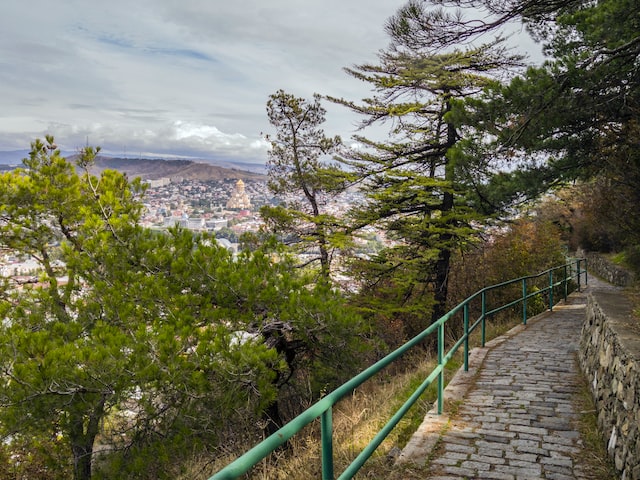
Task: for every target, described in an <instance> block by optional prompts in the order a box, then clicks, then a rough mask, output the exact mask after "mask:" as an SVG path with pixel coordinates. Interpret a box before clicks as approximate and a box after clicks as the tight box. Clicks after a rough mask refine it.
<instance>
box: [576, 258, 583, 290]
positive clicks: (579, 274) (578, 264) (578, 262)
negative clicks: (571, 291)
mask: <svg viewBox="0 0 640 480" xmlns="http://www.w3.org/2000/svg"><path fill="white" fill-rule="evenodd" d="M580 261H581V260H580V259H579V258H578V259H577V260H576V265H577V267H578V291H580V282H581V280H580V277H581V276H582V273H581V272H580Z"/></svg>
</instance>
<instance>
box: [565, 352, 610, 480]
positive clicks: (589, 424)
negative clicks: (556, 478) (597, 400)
mask: <svg viewBox="0 0 640 480" xmlns="http://www.w3.org/2000/svg"><path fill="white" fill-rule="evenodd" d="M576 361H577V360H576ZM581 380H582V381H581V384H580V391H579V392H578V394H577V395H576V396H575V407H576V411H577V412H579V413H580V417H579V419H578V425H577V427H578V430H579V431H580V434H581V436H582V440H583V441H584V447H583V450H582V452H580V459H579V464H580V466H581V469H582V471H583V475H586V476H587V478H597V479H599V480H616V479H618V476H617V474H616V471H615V468H614V466H613V463H612V462H611V459H610V458H609V456H608V454H607V448H606V444H605V440H604V437H603V435H602V432H601V431H600V430H599V429H598V418H597V410H596V407H595V405H594V402H593V397H592V394H591V390H590V388H589V384H588V383H587V379H586V378H585V377H584V376H582V377H581Z"/></svg>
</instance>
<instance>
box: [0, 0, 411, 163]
mask: <svg viewBox="0 0 640 480" xmlns="http://www.w3.org/2000/svg"><path fill="white" fill-rule="evenodd" d="M404 3H405V0H322V1H320V0H315V1H312V0H225V1H222V0H181V1H177V0H126V1H125V0H109V1H108V2H106V1H97V0H77V1H76V0H60V1H57V2H53V1H50V0H2V1H1V2H0V99H1V101H0V151H2V150H18V149H21V150H24V149H28V147H29V143H30V142H31V141H32V140H33V139H34V138H36V137H42V136H43V135H44V134H45V133H51V134H53V135H54V136H55V138H56V141H57V143H58V145H59V146H60V147H61V148H62V149H63V150H66V151H76V150H77V149H78V148H79V147H81V146H83V145H84V144H85V143H86V142H87V139H88V142H89V144H91V145H100V146H101V147H102V148H103V151H104V152H106V153H108V154H112V155H118V156H129V157H133V156H138V155H140V154H155V155H158V156H169V155H177V156H190V157H194V158H203V159H219V160H224V159H227V160H236V161H250V162H264V160H265V158H266V155H265V151H266V147H265V143H264V141H263V140H262V137H261V132H268V131H269V130H270V125H269V123H268V120H267V117H266V111H265V104H266V101H267V97H268V96H269V95H270V94H271V93H274V92H275V91H276V90H278V89H280V88H282V89H284V90H285V91H287V92H289V93H293V94H295V95H297V96H301V97H305V98H310V97H311V96H312V94H313V93H314V92H317V93H321V94H327V95H333V96H338V97H345V98H348V99H351V100H359V99H361V98H363V97H366V96H368V95H369V93H370V92H369V89H368V86H367V85H366V84H363V83H361V82H358V81H357V80H355V79H353V78H351V77H349V76H348V75H347V74H346V73H344V71H343V70H342V69H343V68H344V67H346V66H351V65H354V64H359V63H364V62H368V61H375V58H376V57H375V55H376V52H377V51H378V50H380V49H382V48H384V47H386V45H387V37H386V35H385V33H384V28H383V26H384V22H385V20H386V19H387V18H388V17H389V16H390V15H392V14H393V13H394V12H395V11H396V9H397V8H398V7H400V6H401V5H403V4H404ZM325 106H326V107H327V109H328V114H327V124H326V128H325V130H326V131H327V133H328V134H330V135H334V134H339V135H341V136H343V138H349V136H350V135H351V134H352V133H353V132H354V125H355V121H356V119H355V117H353V116H352V115H351V114H350V113H348V112H346V111H344V109H341V108H339V107H337V106H330V105H325Z"/></svg>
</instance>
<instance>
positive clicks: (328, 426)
mask: <svg viewBox="0 0 640 480" xmlns="http://www.w3.org/2000/svg"><path fill="white" fill-rule="evenodd" d="M581 264H584V268H583V269H581ZM586 267H587V265H586V259H584V258H579V259H574V260H573V261H571V262H569V263H567V264H564V265H560V266H558V267H553V268H550V269H548V270H545V271H544V272H541V273H539V274H537V275H530V276H526V277H520V278H516V279H513V280H509V281H506V282H503V283H499V284H496V285H491V286H489V287H485V288H483V289H482V290H479V291H478V292H476V293H474V294H473V295H471V296H470V297H468V298H467V299H466V300H464V301H462V302H461V303H459V304H458V305H457V306H456V307H454V308H453V309H452V310H450V311H449V312H447V313H446V314H445V315H443V316H442V317H440V318H439V319H438V320H437V321H435V322H434V323H433V324H431V325H430V326H429V327H428V328H427V329H425V330H424V331H422V332H421V333H420V334H418V335H416V336H415V337H414V338H412V339H411V340H409V341H408V342H407V343H405V344H404V345H402V346H401V347H399V348H397V349H396V350H394V351H393V352H392V353H390V354H389V355H387V356H386V357H384V358H382V359H381V360H379V361H378V362H376V363H374V364H373V365H371V366H370V367H369V368H367V369H366V370H363V371H362V372H361V373H359V374H358V375H356V376H355V377H353V378H352V379H351V380H349V381H347V382H346V383H344V384H343V385H341V386H340V387H338V388H337V389H335V390H334V391H332V392H331V393H329V394H328V395H326V396H324V397H323V398H321V399H320V400H318V401H317V402H316V403H314V404H313V405H312V406H311V407H309V408H308V409H306V410H305V411H304V412H302V413H301V414H300V415H298V416H297V417H295V418H294V419H293V420H291V421H290V422H289V423H287V424H286V425H284V426H283V427H282V428H280V429H279V430H278V431H276V432H275V433H273V434H272V435H271V436H269V437H267V438H266V439H265V440H263V441H262V442H260V443H259V444H258V445H256V446H255V447H253V448H252V449H251V450H249V451H248V452H246V453H245V454H244V455H242V456H241V457H239V458H237V459H236V460H235V461H233V462H232V463H230V464H229V465H227V466H226V467H224V468H223V469H222V470H220V471H219V472H218V473H216V474H215V475H213V476H212V477H211V478H210V479H209V480H231V479H236V478H238V477H240V476H241V475H243V474H245V473H246V472H247V471H249V470H250V469H251V468H252V467H253V466H255V465H256V464H257V463H258V462H260V461H261V460H262V459H264V458H265V457H267V456H268V455H269V454H270V453H272V452H273V451H275V450H276V449H277V448H278V447H280V446H281V445H283V444H284V443H285V442H287V441H288V440H289V439H290V438H291V437H293V436H294V435H295V434H296V433H298V432H299V431H300V430H302V429H303V428H304V427H305V426H307V425H308V424H310V423H311V422H313V421H315V420H316V419H318V418H319V419H320V432H321V440H320V441H321V446H322V479H323V480H333V479H334V467H333V417H332V413H333V406H334V405H335V404H336V403H338V402H339V401H340V400H341V399H342V398H343V397H345V396H346V395H348V394H350V393H351V392H353V390H355V389H356V388H357V387H359V386H360V385H362V384H363V383H364V382H365V381H367V380H368V379H369V378H371V377H372V376H374V375H375V374H376V373H378V372H380V371H381V370H382V369H384V368H385V367H387V366H388V365H390V364H391V363H393V362H394V361H395V360H397V359H398V358H400V357H401V356H402V355H404V354H405V353H406V352H407V351H408V350H410V349H412V348H413V347H415V346H416V345H418V344H420V343H421V342H422V341H423V340H425V339H426V338H427V337H428V336H429V335H431V334H433V333H434V332H436V334H437V339H438V365H437V366H436V367H435V368H434V369H433V370H432V371H431V373H430V374H429V375H428V376H427V378H426V379H425V380H424V381H423V382H422V384H421V385H420V386H419V387H418V388H417V389H416V390H415V391H414V392H413V393H412V394H411V396H410V397H409V398H408V399H407V400H406V401H405V403H404V404H403V405H402V406H401V407H400V408H399V409H398V410H397V412H396V413H395V414H394V415H393V417H391V419H390V420H389V421H388V422H387V424H386V425H385V426H384V427H383V428H382V429H381V430H380V431H379V432H378V433H377V434H376V435H375V436H374V438H373V439H372V440H371V442H370V443H369V445H367V446H366V447H365V449H364V450H363V451H362V452H360V454H359V455H358V456H357V457H356V458H355V460H354V461H353V462H352V463H351V464H350V465H349V466H348V467H347V469H346V470H345V471H344V472H343V473H342V474H341V475H340V476H339V477H338V480H346V479H350V478H352V477H353V476H354V475H355V474H356V473H357V472H358V470H360V468H361V467H362V466H363V465H364V463H365V462H366V461H367V460H368V459H369V457H371V455H372V454H373V452H374V451H375V450H376V449H377V448H378V446H380V444H381V443H382V442H383V441H384V439H385V438H386V437H387V436H388V435H389V433H390V432H391V430H393V428H394V427H395V426H396V425H397V424H398V423H399V422H400V420H401V419H402V417H404V415H405V414H406V413H407V412H408V411H409V409H410V408H411V407H412V406H413V404H414V403H415V402H416V401H417V400H418V398H419V397H420V396H421V395H422V393H423V392H424V391H425V390H426V389H427V388H428V387H429V385H431V383H433V381H434V380H435V379H436V378H437V380H438V399H437V408H438V414H441V413H442V407H443V391H444V369H445V366H446V365H447V363H448V362H449V360H451V358H452V357H453V355H454V354H455V353H456V352H457V351H458V349H459V348H460V346H463V345H464V369H465V371H467V370H468V369H469V335H470V334H471V333H472V332H473V331H474V330H475V329H476V328H477V327H478V326H480V328H481V332H482V333H481V342H482V346H484V345H485V337H486V335H485V332H486V328H485V327H486V319H487V318H488V317H490V316H492V315H495V314H496V313H498V312H500V311H502V310H505V309H506V308H510V307H514V306H516V305H517V304H519V303H522V322H523V324H525V325H526V323H527V300H529V299H531V298H533V297H535V296H538V295H540V296H542V295H544V294H546V295H548V307H549V310H553V304H554V301H553V299H554V295H553V293H554V289H555V288H560V287H562V288H563V297H564V299H565V300H566V298H567V295H568V293H569V283H570V282H571V280H573V279H574V278H575V279H576V280H577V289H578V291H579V290H580V288H581V276H582V275H583V274H584V279H585V285H586V284H587V268H586ZM558 271H560V272H561V273H562V274H561V275H557V276H556V277H555V278H554V272H558ZM545 276H547V277H548V282H546V284H545V287H544V288H539V289H537V290H535V291H533V292H531V291H529V289H528V283H531V281H532V280H535V279H538V278H542V277H545ZM558 278H560V279H559V280H558ZM516 283H520V285H521V287H522V288H521V291H522V296H521V297H520V298H518V299H515V300H512V301H509V302H508V303H506V304H504V305H501V306H499V307H497V308H494V309H491V310H487V293H488V292H491V291H493V290H496V289H499V288H504V287H507V286H510V285H514V284H516ZM478 299H480V302H481V313H480V317H479V318H478V319H477V320H476V321H475V322H473V324H471V325H469V315H470V305H471V303H472V302H473V301H474V300H475V301H477V300H478ZM459 312H462V313H463V322H464V334H463V335H462V337H460V338H459V339H458V340H457V341H456V343H455V344H454V345H453V346H452V347H451V348H450V349H449V351H448V352H445V351H444V350H445V339H444V338H445V335H444V328H445V324H446V322H447V321H448V320H449V319H451V318H452V317H453V316H454V315H455V314H457V313H459Z"/></svg>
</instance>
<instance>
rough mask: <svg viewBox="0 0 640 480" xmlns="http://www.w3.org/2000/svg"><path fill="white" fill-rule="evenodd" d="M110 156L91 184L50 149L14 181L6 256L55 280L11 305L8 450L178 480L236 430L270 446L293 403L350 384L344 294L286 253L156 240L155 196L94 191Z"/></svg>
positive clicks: (352, 327) (351, 335)
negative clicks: (315, 281)
mask: <svg viewBox="0 0 640 480" xmlns="http://www.w3.org/2000/svg"><path fill="white" fill-rule="evenodd" d="M96 153H97V150H96V149H93V148H90V147H88V148H86V149H83V151H82V153H81V155H80V158H79V160H78V166H79V167H80V168H81V169H83V170H84V171H85V173H84V174H82V175H79V174H78V173H76V169H75V168H74V166H73V165H72V164H70V163H69V162H67V161H66V159H64V158H63V157H61V156H60V152H59V151H58V150H57V149H56V147H55V145H54V144H53V139H52V138H50V137H49V138H47V142H46V143H43V142H41V141H39V140H37V141H35V142H34V143H33V145H32V151H31V154H30V157H29V158H28V159H26V160H25V161H24V167H25V168H23V169H19V170H16V171H13V172H8V173H5V174H2V175H1V176H0V242H1V244H2V247H3V248H9V249H11V250H12V251H16V252H19V253H21V254H23V255H29V256H31V257H33V258H34V259H36V260H37V261H38V263H39V264H40V266H41V273H40V275H39V283H38V284H37V285H35V286H33V288H19V287H18V286H16V285H14V284H12V283H11V282H8V281H5V282H4V283H3V285H2V291H1V292H0V293H1V295H0V319H2V322H1V323H0V434H1V435H2V438H4V439H6V440H5V443H3V448H4V449H9V450H10V451H11V449H12V448H13V446H15V447H16V448H23V446H24V445H25V444H26V445H27V448H28V445H33V446H36V445H37V444H38V442H42V441H48V440H47V439H51V438H56V437H57V438H59V440H58V443H59V444H61V445H63V446H64V447H65V448H67V449H68V452H69V459H70V460H69V462H68V463H66V466H65V465H64V464H61V463H60V462H58V465H56V467H57V470H58V471H59V473H60V475H59V476H60V477H65V476H67V475H65V472H69V471H72V472H73V475H74V478H76V479H89V478H91V476H92V473H93V472H92V470H93V469H94V468H98V469H99V470H103V473H104V474H105V475H108V476H109V477H116V476H117V475H120V476H121V477H123V478H127V477H129V476H130V475H138V476H140V477H144V476H150V477H154V478H162V477H167V476H170V470H169V469H168V466H169V465H170V464H171V463H172V462H175V461H176V460H177V459H179V458H181V457H182V456H184V455H188V454H189V453H190V452H192V451H193V449H196V448H198V449H201V451H206V450H207V449H208V448H210V449H214V448H215V446H216V445H218V444H219V443H220V442H227V443H232V442H235V441H237V438H235V437H234V433H233V431H234V430H239V431H242V432H244V433H243V435H258V434H259V433H260V432H257V431H256V427H255V425H256V423H257V421H258V420H259V419H260V418H261V417H263V416H264V414H265V412H268V411H270V409H273V405H274V404H277V402H278V400H279V395H280V393H281V392H280V389H282V388H283V387H285V386H287V385H292V384H293V382H294V381H297V380H299V379H305V380H307V383H308V384H311V385H314V386H315V390H314V392H316V394H317V392H318V391H319V390H320V387H319V386H318V385H322V384H323V383H324V382H329V383H331V382H332V381H336V380H337V379H338V377H339V376H340V374H341V372H345V371H348V368H349V363H350V362H348V361H346V360H345V358H344V356H343V355H346V352H349V351H352V349H353V348H355V345H356V344H357V343H358V342H357V338H358V337H357V335H356V333H357V329H358V325H359V324H358V320H357V318H355V317H354V316H353V315H352V314H351V313H349V311H348V310H347V309H345V308H344V306H343V305H342V302H341V300H340V297H339V296H338V295H337V294H336V293H335V292H334V291H332V290H330V289H327V288H324V287H320V286H314V285H312V284H310V282H309V279H308V278H305V277H303V276H300V275H297V274H296V271H295V270H294V269H293V268H292V262H291V260H290V259H288V257H287V256H286V255H285V254H284V253H283V252H281V251H280V250H279V247H278V246H277V245H276V244H273V243H267V244H265V245H264V246H263V248H262V249H259V250H256V251H253V252H248V251H245V252H242V253H241V254H239V255H238V256H237V257H234V256H233V255H232V254H231V253H230V252H228V251H227V250H226V249H224V248H222V247H219V246H218V245H217V244H216V242H215V239H214V238H213V237H210V236H208V235H200V234H198V235H194V234H192V233H191V232H188V231H185V230H181V229H177V228H176V229H172V230H170V231H169V232H167V233H166V234H159V233H154V232H152V231H150V230H146V229H144V228H142V227H140V225H139V223H138V220H139V218H140V215H141V212H142V208H143V207H142V203H141V202H140V199H141V196H142V195H143V193H144V188H143V187H142V185H141V183H140V181H139V180H134V181H132V182H129V181H128V180H127V179H126V177H125V176H123V175H122V174H119V173H117V172H115V171H105V172H103V173H102V174H101V176H100V177H99V178H96V177H94V176H92V175H90V174H89V173H88V169H89V168H90V166H91V163H92V161H93V158H94V156H95V154H96ZM54 258H55V259H56V260H54ZM274 258H277V259H278V261H274ZM318 364H320V365H325V367H327V366H332V365H338V367H337V368H336V370H335V371H331V368H325V369H324V370H322V371H320V373H318V374H315V373H310V372H311V371H312V368H313V367H315V366H317V365H318ZM242 429H244V430H242ZM236 434H237V433H236ZM98 438H99V442H100V446H101V448H100V451H101V453H100V455H97V454H96V453H95V446H96V442H97V439H98ZM210 451H213V450H210ZM8 458H9V460H8V461H9V462H10V461H11V458H12V455H11V452H10V455H8Z"/></svg>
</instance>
